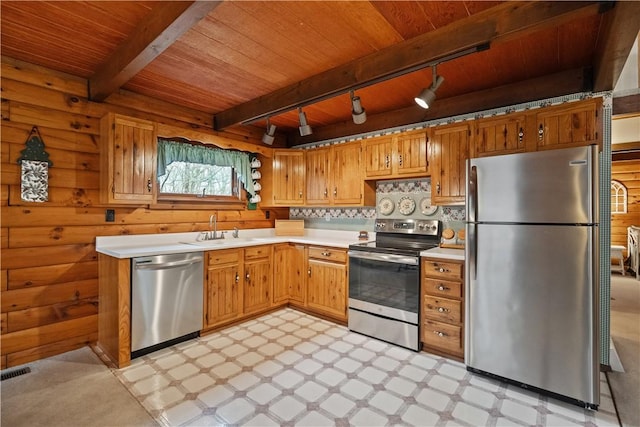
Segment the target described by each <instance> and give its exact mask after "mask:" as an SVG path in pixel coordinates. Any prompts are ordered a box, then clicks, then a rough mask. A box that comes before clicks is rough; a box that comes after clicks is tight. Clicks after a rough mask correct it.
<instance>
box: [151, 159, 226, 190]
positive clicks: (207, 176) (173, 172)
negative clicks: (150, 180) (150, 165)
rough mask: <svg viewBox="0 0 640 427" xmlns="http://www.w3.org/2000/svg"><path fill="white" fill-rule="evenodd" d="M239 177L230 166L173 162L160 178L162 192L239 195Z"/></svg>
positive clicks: (159, 183) (159, 184)
mask: <svg viewBox="0 0 640 427" xmlns="http://www.w3.org/2000/svg"><path fill="white" fill-rule="evenodd" d="M237 182H238V179H237V178H236V174H235V173H234V171H233V168H232V167H230V166H216V165H203V164H200V163H189V162H173V163H171V164H170V165H169V166H167V167H166V169H165V174H164V175H163V176H161V177H160V179H159V180H158V186H159V190H160V194H188V195H194V196H200V197H206V196H238V185H237Z"/></svg>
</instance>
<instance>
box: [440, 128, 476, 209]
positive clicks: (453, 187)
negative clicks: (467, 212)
mask: <svg viewBox="0 0 640 427" xmlns="http://www.w3.org/2000/svg"><path fill="white" fill-rule="evenodd" d="M470 139H471V125H470V124H469V123H456V124H453V125H445V126H438V127H436V128H433V129H432V130H431V202H432V203H433V204H438V205H459V204H464V201H465V180H466V171H465V161H466V160H467V158H468V156H469V141H470Z"/></svg>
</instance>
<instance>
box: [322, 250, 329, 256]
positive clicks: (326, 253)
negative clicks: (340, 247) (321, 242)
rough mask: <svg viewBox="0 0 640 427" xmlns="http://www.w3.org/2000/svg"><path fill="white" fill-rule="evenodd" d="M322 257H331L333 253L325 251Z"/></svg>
mask: <svg viewBox="0 0 640 427" xmlns="http://www.w3.org/2000/svg"><path fill="white" fill-rule="evenodd" d="M322 255H323V256H329V255H331V252H326V251H325V252H322Z"/></svg>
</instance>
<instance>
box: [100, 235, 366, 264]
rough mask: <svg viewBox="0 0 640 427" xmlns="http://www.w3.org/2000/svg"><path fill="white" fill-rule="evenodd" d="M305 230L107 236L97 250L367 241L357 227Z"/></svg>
mask: <svg viewBox="0 0 640 427" xmlns="http://www.w3.org/2000/svg"><path fill="white" fill-rule="evenodd" d="M304 233H305V234H304V236H276V235H275V229H273V228H263V229H252V230H240V236H239V238H237V239H235V238H233V237H232V236H231V232H227V234H226V236H225V238H224V239H219V240H209V241H202V242H197V241H196V238H197V237H198V235H199V234H200V232H191V233H166V234H140V235H134V236H104V237H96V251H97V252H99V253H102V254H105V255H109V256H112V257H115V258H135V257H141V256H153V255H164V254H175V253H185V252H200V251H211V250H217V249H229V248H241V247H246V246H257V245H267V244H274V243H287V242H291V243H299V244H304V245H319V246H331V247H338V248H345V249H346V248H348V247H349V245H351V244H354V243H361V242H363V241H362V240H358V232H357V231H339V230H320V229H305V231H304ZM369 240H375V233H369Z"/></svg>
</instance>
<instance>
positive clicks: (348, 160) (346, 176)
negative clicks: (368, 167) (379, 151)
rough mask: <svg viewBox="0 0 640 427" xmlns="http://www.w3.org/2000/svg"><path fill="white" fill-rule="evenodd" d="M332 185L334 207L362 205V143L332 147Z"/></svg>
mask: <svg viewBox="0 0 640 427" xmlns="http://www.w3.org/2000/svg"><path fill="white" fill-rule="evenodd" d="M331 149H332V151H333V159H332V162H331V175H332V180H331V182H332V185H331V187H330V192H331V198H332V201H333V204H334V205H360V204H362V184H363V176H362V169H361V163H362V145H361V143H360V142H355V143H346V144H338V145H334V146H332V147H331Z"/></svg>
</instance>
